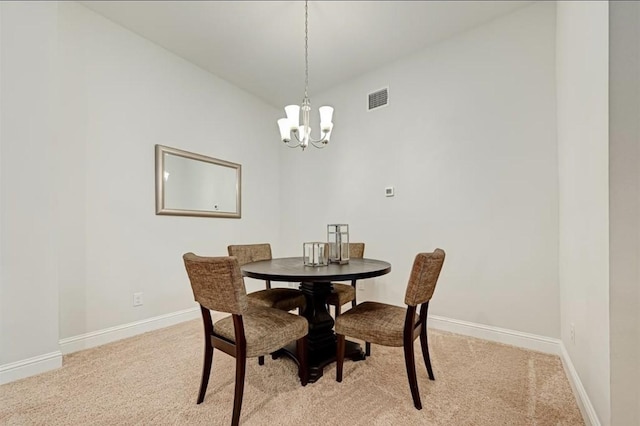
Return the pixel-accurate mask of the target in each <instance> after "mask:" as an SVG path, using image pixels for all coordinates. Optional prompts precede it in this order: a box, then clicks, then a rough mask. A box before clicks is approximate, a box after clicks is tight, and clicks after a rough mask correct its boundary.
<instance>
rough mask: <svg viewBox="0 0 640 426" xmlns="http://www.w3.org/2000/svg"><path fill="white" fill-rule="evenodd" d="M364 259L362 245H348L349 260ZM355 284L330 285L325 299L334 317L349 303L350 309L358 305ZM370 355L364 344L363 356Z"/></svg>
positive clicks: (353, 282) (369, 348)
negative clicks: (331, 307) (330, 289)
mask: <svg viewBox="0 0 640 426" xmlns="http://www.w3.org/2000/svg"><path fill="white" fill-rule="evenodd" d="M363 257H364V243H349V258H350V259H362V258H363ZM356 282H357V280H351V285H349V284H342V283H331V285H332V286H333V291H332V292H331V294H329V297H327V305H329V306H333V308H334V311H335V316H336V317H337V316H338V315H340V313H341V311H342V305H346V304H347V303H349V302H351V307H352V308H355V306H356V305H357V304H358V301H357V300H356ZM370 355H371V343H370V342H365V356H370Z"/></svg>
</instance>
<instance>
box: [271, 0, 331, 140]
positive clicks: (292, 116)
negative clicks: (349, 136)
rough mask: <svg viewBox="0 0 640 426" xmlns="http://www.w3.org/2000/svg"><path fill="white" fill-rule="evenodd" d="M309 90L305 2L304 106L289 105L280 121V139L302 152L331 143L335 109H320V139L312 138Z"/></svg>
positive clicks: (306, 2) (306, 3) (307, 12)
mask: <svg viewBox="0 0 640 426" xmlns="http://www.w3.org/2000/svg"><path fill="white" fill-rule="evenodd" d="M308 88H309V7H308V1H307V0H305V2H304V99H303V100H302V105H301V106H299V105H287V106H286V107H284V111H285V113H286V114H287V118H281V119H280V120H278V127H279V128H280V138H281V139H282V142H284V143H285V145H287V146H288V147H289V148H297V147H301V148H302V150H303V151H304V149H305V148H306V147H308V146H309V144H311V145H313V146H314V147H316V148H324V147H325V145H326V144H327V143H329V137H330V136H331V130H332V129H333V123H332V122H331V119H332V117H333V108H332V107H330V106H322V107H320V108H318V112H319V113H320V139H317V140H315V139H312V138H311V125H310V122H309V112H310V111H311V101H310V100H309V96H308V94H307V91H308ZM301 110H302V124H300V111H301Z"/></svg>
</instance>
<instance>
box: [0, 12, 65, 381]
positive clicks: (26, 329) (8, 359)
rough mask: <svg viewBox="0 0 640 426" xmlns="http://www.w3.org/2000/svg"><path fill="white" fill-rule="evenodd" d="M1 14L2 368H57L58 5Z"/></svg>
mask: <svg viewBox="0 0 640 426" xmlns="http://www.w3.org/2000/svg"><path fill="white" fill-rule="evenodd" d="M0 13H1V21H0V40H1V43H0V55H1V57H0V62H1V69H0V92H1V93H2V108H1V111H0V128H1V133H0V207H1V210H0V255H1V256H0V288H1V290H0V296H1V299H0V318H1V320H0V367H2V366H3V365H7V364H12V363H16V362H19V361H23V360H25V359H31V358H35V357H39V358H40V360H41V361H43V363H41V364H40V366H41V367H47V366H48V368H52V367H55V366H59V365H61V361H62V358H61V354H60V352H59V350H58V280H57V271H56V263H57V259H58V253H57V251H56V250H55V243H56V241H57V239H58V237H59V235H58V233H57V228H56V226H55V222H56V217H57V214H58V212H57V205H56V201H55V191H56V189H57V188H56V186H55V180H54V179H53V177H54V175H55V164H53V163H52V162H51V161H50V159H51V156H52V154H53V152H54V149H55V139H54V135H55V132H54V129H55V124H56V123H55V96H56V94H55V88H56V85H55V77H56V73H55V61H56V38H57V32H56V26H55V22H56V14H57V5H56V3H42V4H40V3H36V2H2V3H0ZM34 372H37V370H36V371H34ZM5 373H6V374H9V375H10V374H11V373H10V372H8V373H7V372H6V371H4V370H3V369H2V368H0V383H2V382H3V381H6V380H10V379H12V377H8V376H5Z"/></svg>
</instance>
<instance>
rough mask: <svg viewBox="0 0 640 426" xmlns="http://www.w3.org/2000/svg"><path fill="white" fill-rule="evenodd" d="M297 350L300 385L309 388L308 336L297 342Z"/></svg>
mask: <svg viewBox="0 0 640 426" xmlns="http://www.w3.org/2000/svg"><path fill="white" fill-rule="evenodd" d="M296 350H297V352H298V362H299V363H300V364H299V365H298V377H300V383H302V386H307V383H309V361H308V360H307V356H308V355H307V354H308V353H309V349H308V345H307V336H304V337H303V338H302V339H298V340H297V341H296Z"/></svg>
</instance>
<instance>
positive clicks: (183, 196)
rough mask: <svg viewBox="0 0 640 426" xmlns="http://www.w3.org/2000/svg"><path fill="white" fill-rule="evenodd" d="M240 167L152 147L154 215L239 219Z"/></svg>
mask: <svg viewBox="0 0 640 426" xmlns="http://www.w3.org/2000/svg"><path fill="white" fill-rule="evenodd" d="M241 170H242V166H241V165H240V164H236V163H231V162H229V161H224V160H218V159H217V158H213V157H207V156H205V155H200V154H194V153H193V152H188V151H183V150H180V149H176V148H170V147H168V146H162V145H156V214H159V215H174V216H204V217H232V218H240V182H241V180H240V179H241Z"/></svg>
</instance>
